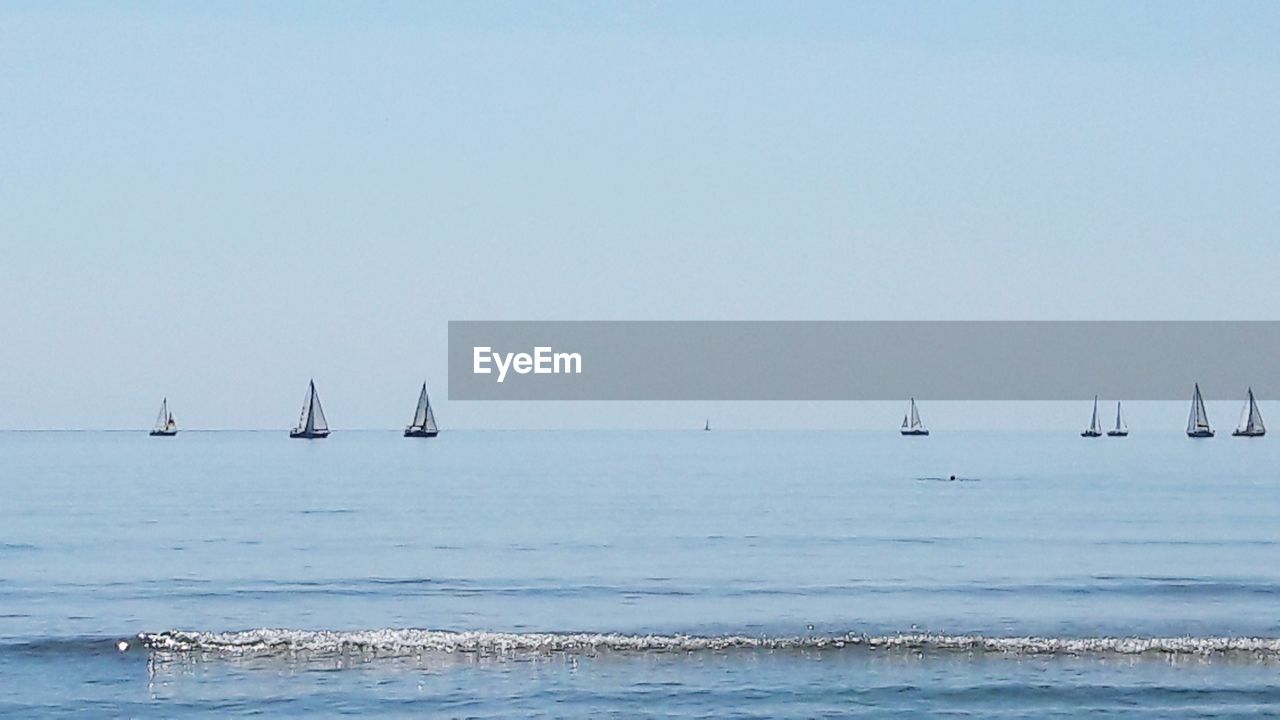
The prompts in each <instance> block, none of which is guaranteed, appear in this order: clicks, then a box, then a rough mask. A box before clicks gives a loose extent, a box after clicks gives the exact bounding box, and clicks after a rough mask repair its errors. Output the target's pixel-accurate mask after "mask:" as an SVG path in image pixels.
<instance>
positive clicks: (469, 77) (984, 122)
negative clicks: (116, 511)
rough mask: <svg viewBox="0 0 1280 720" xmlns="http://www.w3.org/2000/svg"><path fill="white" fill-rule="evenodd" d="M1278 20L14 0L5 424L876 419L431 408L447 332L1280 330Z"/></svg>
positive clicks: (896, 7)
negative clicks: (1198, 323) (838, 326)
mask: <svg viewBox="0 0 1280 720" xmlns="http://www.w3.org/2000/svg"><path fill="white" fill-rule="evenodd" d="M1277 37H1280V4H1276V3H1270V2H1256V3H1244V2H1237V3H1230V2H1212V3H1211V2H1202V3H1175V2H1137V3H1116V2H1079V1H1072V2H1060V3H1051V2H1037V3H1029V2H1007V3H942V2H936V3H909V2H877V3H854V2H832V3H825V2H799V3H758V2H732V3H710V2H706V3H653V2H645V3H638V4H622V3H585V2H582V3H523V2H512V3H486V2H466V3H461V2H459V3H452V4H425V3H417V2H405V3H375V2H368V3H320V2H297V3H287V2H273V3H243V4H239V3H210V4H205V5H200V6H191V5H187V4H177V3H128V4H124V3H112V4H107V3H83V4H81V3H60V4H51V3H42V2H32V3H25V2H7V3H4V4H3V5H0V427H4V428H28V427H36V428H40V427H66V426H75V427H140V426H144V425H146V424H148V423H149V422H150V420H151V417H152V416H153V414H154V411H155V406H156V405H157V404H158V403H159V400H160V397H161V396H162V395H165V394H167V395H168V396H169V397H170V400H171V402H172V403H173V405H174V409H175V411H176V412H177V413H178V415H179V419H180V420H183V421H185V424H187V425H190V426H199V427H285V426H287V425H289V424H290V423H292V422H293V421H294V419H295V418H296V415H297V409H298V406H299V405H300V404H301V402H302V396H303V392H304V390H305V386H306V380H307V378H308V377H310V376H313V375H314V376H315V377H316V379H317V382H318V383H319V385H320V389H321V393H322V396H323V397H324V399H325V402H326V407H327V409H328V411H329V416H330V419H331V421H332V422H333V424H334V426H335V427H336V428H342V427H393V426H397V425H401V424H403V423H404V422H406V421H407V419H408V417H409V415H410V414H411V411H412V405H413V400H414V397H415V393H416V386H417V384H418V383H419V382H421V380H422V379H423V378H424V377H425V378H427V379H428V380H430V381H431V382H432V386H433V387H434V388H435V390H436V395H437V396H438V399H439V400H440V401H441V402H440V405H441V408H440V415H441V419H442V421H443V422H444V423H445V424H446V426H453V427H460V426H465V427H484V426H517V427H521V426H529V427H532V426H543V425H545V426H566V425H567V426H596V425H612V426H653V425H671V424H682V423H683V424H688V423H690V422H692V423H694V424H697V423H700V422H701V418H702V416H703V415H704V414H708V413H711V412H713V411H714V412H715V413H716V414H717V416H718V417H720V418H723V421H722V422H721V424H722V425H735V424H737V425H752V426H759V425H763V424H781V425H788V424H792V425H797V426H800V425H811V424H819V425H826V426H845V425H855V426H856V425H864V426H873V425H878V424H881V423H882V417H881V416H882V414H883V412H884V411H883V410H882V409H877V408H876V407H875V406H866V407H860V406H852V405H843V404H841V405H838V406H832V407H827V408H823V409H818V410H812V409H808V408H805V407H802V406H790V405H782V406H770V407H768V408H763V409H762V408H760V407H759V406H753V407H752V408H748V407H747V406H741V407H738V408H734V407H732V406H725V407H718V408H714V409H705V408H702V407H700V406H698V405H696V404H693V405H687V406H685V405H643V404H641V405H599V404H596V405H592V404H587V405H564V406H561V405H550V406H547V405H537V406H520V407H511V406H506V405H495V404H468V403H447V402H444V394H445V393H444V390H445V387H444V378H445V365H444V362H445V347H444V342H445V329H446V322H447V321H448V320H450V319H488V318H494V319H612V318H628V319H683V318H689V319H755V318H763V319H844V318H849V319H880V318H928V319H945V318H993V319H999V318H1070V319H1090V318H1126V319H1217V318H1234V319H1276V318H1278V317H1280V293H1277V291H1276V290H1275V289H1274V288H1275V283H1276V279H1277V277H1278V276H1280V274H1278V272H1277V271H1280V242H1277V228H1278V227H1280V202H1277V197H1278V194H1277V191H1278V189H1280V182H1278V181H1280V43H1278V42H1277V41H1276V38H1277ZM764 412H768V413H769V419H768V421H767V422H761V421H759V420H756V419H753V418H759V417H761V415H762V413H764ZM898 413H899V409H898V408H896V407H895V408H893V409H892V410H891V411H890V413H889V414H890V416H891V417H890V422H896V419H897V418H896V415H897V414H898ZM1072 413H1073V415H1072V417H1073V418H1074V416H1075V415H1078V414H1080V413H1078V412H1076V411H1075V410H1074V409H1073V410H1072ZM1180 413H1181V410H1175V412H1174V416H1177V415H1179V414H1180ZM690 418H692V419H690ZM1233 418H1234V407H1233V408H1232V417H1231V418H1228V417H1226V416H1225V415H1224V416H1223V417H1221V418H1218V419H1217V420H1218V422H1219V423H1220V424H1224V423H1225V422H1226V421H1228V420H1229V419H1233ZM1083 422H1084V419H1083V418H1081V423H1083ZM1174 422H1175V426H1176V424H1177V422H1180V421H1179V420H1177V419H1176V418H1175V420H1174Z"/></svg>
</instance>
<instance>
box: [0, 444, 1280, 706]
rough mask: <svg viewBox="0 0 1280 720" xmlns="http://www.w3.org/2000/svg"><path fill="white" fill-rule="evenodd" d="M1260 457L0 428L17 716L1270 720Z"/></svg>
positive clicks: (1266, 461)
mask: <svg viewBox="0 0 1280 720" xmlns="http://www.w3.org/2000/svg"><path fill="white" fill-rule="evenodd" d="M1278 461H1280V445H1277V444H1276V443H1275V442H1273V441H1272V440H1269V439H1266V438H1263V439H1258V440H1252V439H1250V440H1246V439H1235V438H1229V437H1219V438H1215V439H1211V440H1205V441H1192V440H1189V439H1187V438H1185V437H1183V436H1182V435H1181V434H1180V433H1177V432H1168V433H1161V434H1155V433H1151V434H1140V433H1135V434H1134V435H1133V436H1131V437H1129V438H1126V439H1100V440H1083V439H1081V438H1079V437H1077V436H1076V435H1075V434H1074V433H1070V432H1064V433H1062V434H1052V433H1047V432H1027V433H1012V432H976V431H974V432H957V433H942V432H936V433H935V434H934V435H933V436H931V437H928V438H902V437H899V436H898V435H897V434H896V433H892V432H885V433H880V432H746V431H715V432H711V433H703V432H699V431H690V432H658V431H650V432H639V431H637V432H630V431H617V432H613V431H593V432H570V431H563V432H561V431H555V432H552V431H539V432H480V431H475V432H465V431H457V432H445V433H443V434H442V435H441V436H440V437H439V438H436V439H434V440H425V441H424V440H406V439H403V438H400V437H399V436H398V434H396V433H394V432H373V431H368V432H335V433H334V435H333V437H332V438H330V439H328V440H325V441H320V442H303V441H296V440H294V441H291V440H289V439H288V438H287V437H285V436H284V435H283V434H282V433H263V432H205V433H201V432H188V433H183V434H181V435H179V436H178V437H176V438H169V439H153V438H148V437H147V436H146V435H145V433H141V434H140V433H119V432H86V433H56V432H44V433H20V432H11V433H0V479H2V481H3V486H4V498H5V501H4V503H3V504H0V527H3V528H4V530H3V534H2V535H0V675H2V676H3V677H4V678H6V682H5V683H3V687H0V713H3V714H4V715H6V716H13V715H48V714H59V713H65V714H74V713H78V712H79V713H85V712H87V713H98V714H112V715H114V714H126V715H135V716H146V715H152V716H170V715H174V714H178V713H182V714H197V715H198V714H205V715H209V716H226V715H235V714H242V713H243V714H248V713H251V712H255V711H265V712H267V713H269V714H272V715H287V714H297V715H307V716H313V715H318V714H319V715H324V714H338V713H343V712H352V713H374V712H376V713H381V714H421V713H424V712H426V713H430V712H434V713H439V714H444V715H460V716H479V717H500V716H509V715H512V714H518V715H544V716H561V715H609V714H617V715H620V716H638V715H651V716H690V717H693V716H706V715H717V716H721V715H730V716H732V715H741V716H758V717H778V716H793V717H812V716H821V715H834V714H857V713H859V712H864V713H867V714H878V713H885V712H889V713H892V712H900V713H902V714H904V715H910V714H919V713H929V712H937V713H942V712H972V713H978V714H982V715H984V716H992V715H995V716H1008V717H1022V716H1026V717H1031V716H1035V717H1042V716H1045V715H1054V714H1060V715H1063V716H1066V715H1074V714H1078V713H1079V711H1081V710H1093V711H1098V712H1112V713H1120V712H1123V713H1125V714H1139V715H1146V716H1152V717H1186V716H1194V715H1197V714H1210V713H1217V714H1218V715H1219V716H1220V715H1222V714H1226V715H1230V714H1232V713H1238V714H1240V715H1244V714H1249V713H1253V712H1258V711H1271V712H1275V711H1280V672H1278V671H1280V660H1278V659H1277V658H1278V657H1280V640H1277V638H1280V612H1277V610H1276V607H1277V602H1276V601H1277V600H1278V599H1280V567H1278V566H1277V563H1276V562H1275V559H1276V557H1278V556H1280V555H1278V553H1277V551H1278V550H1280V547H1278V546H1280V529H1277V523H1276V521H1275V518H1277V517H1280V476H1278V474H1277V472H1276V469H1277V468H1280V462H1278ZM951 475H956V476H957V478H958V479H963V480H966V482H949V481H939V480H938V479H939V478H949V477H950V476H951ZM140 633H141V634H143V635H142V636H141V637H140V636H139V634H140ZM120 642H125V643H127V646H126V650H125V651H124V652H121V651H120V650H119V649H118V645H117V644H118V643H120Z"/></svg>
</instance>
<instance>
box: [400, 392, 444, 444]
mask: <svg viewBox="0 0 1280 720" xmlns="http://www.w3.org/2000/svg"><path fill="white" fill-rule="evenodd" d="M439 434H440V428H438V427H436V414H435V411H433V410H432V409H431V398H429V397H427V384H426V383H422V392H420V393H418V406H417V407H416V408H415V409H414V411H413V422H412V423H410V424H409V427H407V428H405V429H404V436H405V437H420V438H433V437H435V436H437V435H439Z"/></svg>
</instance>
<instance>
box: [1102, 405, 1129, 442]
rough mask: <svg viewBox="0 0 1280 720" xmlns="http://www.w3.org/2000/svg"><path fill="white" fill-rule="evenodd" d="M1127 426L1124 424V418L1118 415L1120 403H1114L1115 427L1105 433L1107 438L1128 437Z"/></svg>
mask: <svg viewBox="0 0 1280 720" xmlns="http://www.w3.org/2000/svg"><path fill="white" fill-rule="evenodd" d="M1128 436H1129V426H1128V425H1125V424H1124V416H1123V415H1121V414H1120V403H1119V402H1116V426H1115V427H1114V428H1112V429H1110V430H1108V431H1107V437H1128Z"/></svg>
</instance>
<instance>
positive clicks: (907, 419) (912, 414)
mask: <svg viewBox="0 0 1280 720" xmlns="http://www.w3.org/2000/svg"><path fill="white" fill-rule="evenodd" d="M899 432H901V433H902V434H903V435H928V434H929V428H927V427H925V426H924V423H922V422H920V411H918V410H916V399H915V398H911V407H910V408H909V409H908V410H907V414H906V415H903V416H902V428H901V429H900V430H899Z"/></svg>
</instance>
